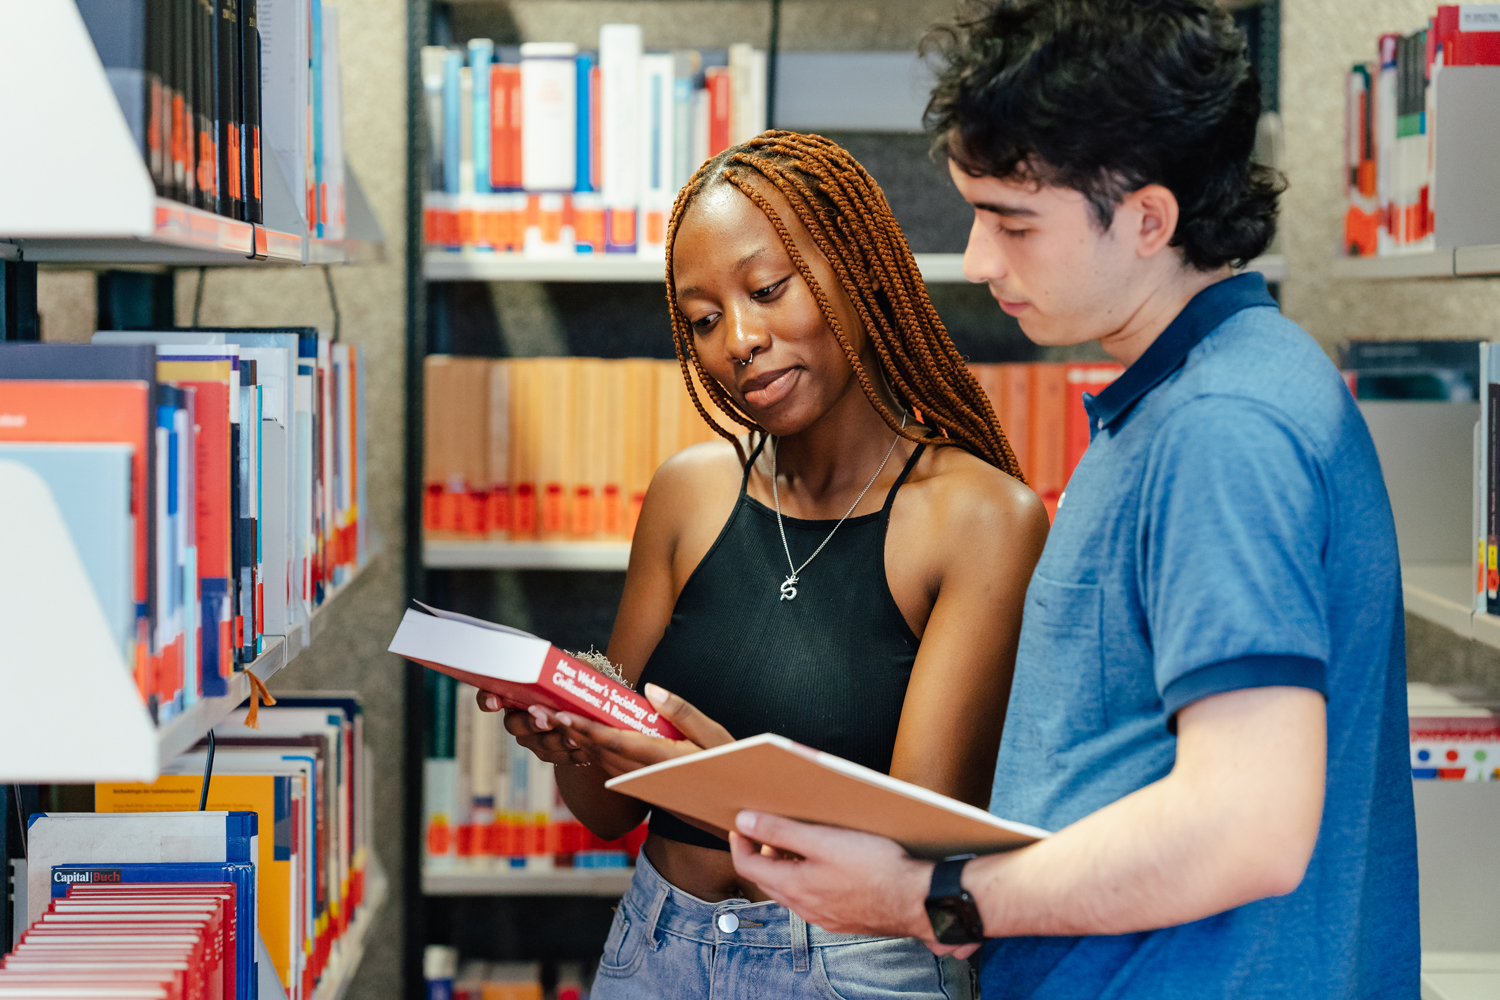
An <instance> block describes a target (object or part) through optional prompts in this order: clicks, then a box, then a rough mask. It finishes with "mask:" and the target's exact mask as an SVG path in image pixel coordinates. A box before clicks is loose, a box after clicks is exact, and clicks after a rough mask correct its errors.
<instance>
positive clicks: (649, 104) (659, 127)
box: [636, 53, 677, 258]
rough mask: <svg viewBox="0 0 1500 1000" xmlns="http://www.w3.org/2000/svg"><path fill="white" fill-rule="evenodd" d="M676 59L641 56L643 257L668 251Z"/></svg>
mask: <svg viewBox="0 0 1500 1000" xmlns="http://www.w3.org/2000/svg"><path fill="white" fill-rule="evenodd" d="M675 75H676V74H675V60H674V59H673V58H672V56H670V55H658V54H655V53H653V54H651V55H646V56H642V57H641V84H640V91H639V94H638V96H639V99H640V103H639V108H640V112H639V118H638V121H639V122H640V129H641V130H640V136H639V139H638V146H637V154H638V155H639V157H640V167H639V173H638V174H637V178H636V179H637V181H638V182H639V184H640V199H639V201H640V212H639V214H638V216H637V220H638V225H639V227H640V230H639V232H638V233H637V236H636V244H637V248H636V252H637V253H639V254H641V255H642V256H651V257H660V258H665V257H666V252H667V217H668V216H669V215H670V214H671V212H672V198H673V196H675V195H676V193H677V189H676V188H675V187H674V186H673V184H672V177H673V169H672V168H673V153H674V149H675V145H676V144H675V143H674V142H673V138H672V132H673V125H674V124H675V119H676V112H675V110H674V108H673V89H674V82H673V81H674V77H675Z"/></svg>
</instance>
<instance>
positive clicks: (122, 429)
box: [0, 328, 368, 723]
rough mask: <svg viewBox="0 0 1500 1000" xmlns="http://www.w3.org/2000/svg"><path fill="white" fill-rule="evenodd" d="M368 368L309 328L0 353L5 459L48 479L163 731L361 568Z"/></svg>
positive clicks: (351, 350)
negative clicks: (364, 404)
mask: <svg viewBox="0 0 1500 1000" xmlns="http://www.w3.org/2000/svg"><path fill="white" fill-rule="evenodd" d="M362 365H363V362H362V355H361V354H360V352H359V351H358V349H357V348H355V347H353V346H352V345H349V344H344V343H333V342H331V341H330V340H329V339H328V338H327V337H323V336H320V335H319V334H318V332H317V331H316V330H315V329H312V328H292V329H280V330H270V329H266V330H229V329H215V330H209V329H192V330H189V329H177V330H169V331H160V332H128V333H122V332H100V333H97V334H95V343H93V344H3V345H0V415H3V416H0V461H7V462H13V463H18V464H20V465H22V466H25V467H27V468H28V469H30V470H31V471H32V472H33V473H34V474H36V475H37V476H39V477H40V478H41V479H42V480H43V481H44V482H45V483H46V485H47V486H48V488H49V489H50V491H51V493H52V495H53V498H54V500H55V501H56V503H57V505H58V509H59V512H60V514H61V517H62V519H63V521H64V523H65V525H66V526H67V528H68V531H69V533H70V534H71V535H72V537H73V540H74V543H75V546H76V548H77V550H78V553H79V557H80V559H81V561H82V564H83V567H84V569H85V572H86V574H87V576H88V578H89V582H90V583H91V584H92V586H93V594H92V598H93V600H95V601H97V604H98V607H99V610H100V611H101V612H102V615H103V618H104V621H105V623H106V625H107V626H108V627H109V629H110V630H111V634H112V635H113V637H114V639H115V641H116V644H117V646H118V649H119V651H120V657H121V661H122V663H123V665H124V667H125V669H127V670H129V671H130V672H131V673H132V675H133V676H134V678H135V682H136V686H137V689H138V690H139V692H140V695H141V698H142V700H143V701H144V702H145V703H146V705H147V707H148V708H149V709H150V710H151V711H152V713H153V714H154V717H155V718H156V720H157V722H158V723H162V722H166V721H167V720H169V719H171V718H172V717H173V716H175V715H177V714H179V713H180V712H182V711H184V710H185V709H186V708H187V707H189V706H190V705H192V704H193V703H194V702H196V701H197V700H198V698H200V697H216V696H222V695H225V694H227V693H228V686H227V685H228V680H229V678H230V677H231V676H232V675H233V673H234V672H236V671H238V670H243V669H244V668H245V666H246V665H247V664H248V663H250V662H251V661H253V660H254V659H255V658H256V657H257V656H258V655H260V654H261V653H263V652H265V650H266V648H267V645H268V643H270V642H271V641H273V637H275V636H284V635H287V634H288V632H289V631H290V630H291V629H292V628H293V627H295V626H298V625H302V626H306V625H307V624H309V622H310V618H311V614H312V612H313V610H314V609H315V608H316V607H318V606H319V605H320V604H321V603H322V602H323V600H324V599H325V598H326V596H327V595H328V593H329V592H330V590H331V589H332V588H334V587H336V586H338V585H340V584H342V583H343V582H345V580H346V579H347V578H348V577H349V576H350V574H352V573H353V572H354V570H355V569H356V568H357V567H358V566H359V565H362V564H363V563H364V562H365V560H366V559H367V557H368V539H367V533H366V529H365V521H364V520H363V519H362V517H361V515H360V511H361V510H362V509H365V504H364V499H365V497H364V494H365V472H364V419H363V417H364V413H363V404H362V400H363V390H362V387H363V385H364V373H363V370H362ZM81 599H83V600H88V598H86V597H84V598H81Z"/></svg>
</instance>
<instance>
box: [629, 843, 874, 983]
mask: <svg viewBox="0 0 1500 1000" xmlns="http://www.w3.org/2000/svg"><path fill="white" fill-rule="evenodd" d="M635 864H636V870H635V879H634V880H633V881H632V882H631V884H630V891H629V892H627V893H626V894H625V898H624V899H623V900H621V905H622V906H624V907H626V909H627V911H629V913H630V915H631V919H634V920H645V921H646V922H647V924H648V925H649V928H648V931H649V933H650V940H651V943H652V947H653V948H654V947H658V946H659V943H660V940H661V938H660V935H661V934H663V933H669V934H674V935H676V936H678V937H683V938H689V939H691V940H694V941H699V942H701V943H703V944H713V945H738V946H741V947H747V948H790V949H792V951H793V952H794V953H795V959H796V963H795V964H797V965H798V966H800V963H801V962H803V961H805V957H806V951H807V949H808V948H826V947H830V946H833V945H846V944H854V943H857V942H861V941H883V940H889V938H876V937H867V936H865V935H862V934H833V933H830V932H829V931H825V930H823V929H822V928H821V927H818V926H817V925H816V924H809V923H807V922H806V921H804V920H803V919H802V918H801V917H799V916H797V915H796V914H795V913H793V912H792V911H791V910H788V909H787V908H786V907H784V906H782V905H781V904H780V903H776V902H773V901H771V900H767V901H766V902H763V903H752V902H750V901H749V900H748V899H726V900H724V901H723V902H719V903H710V902H708V901H707V900H704V899H699V898H698V897H697V896H694V895H692V894H691V893H688V892H684V891H683V890H681V889H679V888H677V887H676V886H675V885H673V884H672V883H670V882H668V881H667V880H666V879H665V878H663V877H662V876H661V874H660V873H659V872H657V870H656V869H655V868H653V867H652V866H651V862H650V861H648V860H647V859H646V854H645V852H644V851H642V852H641V853H640V855H639V856H638V857H637V858H636V862H635Z"/></svg>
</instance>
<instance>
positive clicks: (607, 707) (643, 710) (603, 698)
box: [537, 646, 682, 740]
mask: <svg viewBox="0 0 1500 1000" xmlns="http://www.w3.org/2000/svg"><path fill="white" fill-rule="evenodd" d="M537 684H538V686H540V687H541V688H542V689H543V690H544V691H546V692H548V693H549V694H550V695H551V696H552V697H554V698H557V699H558V700H559V701H562V702H565V703H567V704H569V705H572V706H573V707H574V709H576V710H577V711H578V712H580V713H582V714H584V715H586V716H588V717H589V718H591V719H596V720H598V721H599V722H603V723H605V724H607V725H611V726H615V727H617V728H621V729H632V730H634V731H636V732H638V733H644V734H646V735H647V736H656V737H660V738H662V739H668V740H679V739H682V733H681V732H680V731H679V730H678V729H677V727H676V726H674V725H672V724H671V723H670V722H668V721H667V720H666V719H663V718H662V717H661V716H660V715H659V714H658V713H657V711H656V709H654V708H652V707H651V703H650V702H649V701H647V700H646V698H645V696H644V695H641V694H637V693H636V692H634V691H632V690H630V689H629V688H627V687H625V686H624V685H622V684H618V683H616V682H614V681H612V680H610V679H609V678H608V677H605V676H604V675H602V674H600V673H599V672H598V671H596V670H594V669H593V668H592V667H588V666H585V665H584V664H583V663H581V662H579V661H578V660H576V659H574V658H573V657H571V656H569V655H568V654H567V653H565V652H563V651H562V650H560V649H558V648H557V647H556V646H552V647H549V648H548V650H547V656H546V659H545V660H544V661H543V664H542V673H541V676H540V677H539V678H538V680H537Z"/></svg>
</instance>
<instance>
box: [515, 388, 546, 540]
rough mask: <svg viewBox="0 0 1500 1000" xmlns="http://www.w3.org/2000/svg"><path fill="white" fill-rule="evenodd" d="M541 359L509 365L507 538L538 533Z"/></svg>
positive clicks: (531, 535)
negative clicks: (508, 531) (539, 383)
mask: <svg viewBox="0 0 1500 1000" xmlns="http://www.w3.org/2000/svg"><path fill="white" fill-rule="evenodd" d="M540 363H541V362H540V360H539V359H537V358H524V359H523V358H516V359H513V360H511V361H510V362H509V364H510V429H511V430H510V491H511V492H510V511H511V514H510V517H511V520H510V536H511V537H512V538H535V537H536V532H537V478H536V477H537V445H538V434H539V433H540V430H541V429H540V428H539V427H538V426H537V422H536V420H535V419H534V416H535V414H536V413H537V412H539V411H538V409H537V406H536V404H535V403H533V397H534V396H536V395H537V394H538V382H539V381H540V376H541V368H540Z"/></svg>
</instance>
